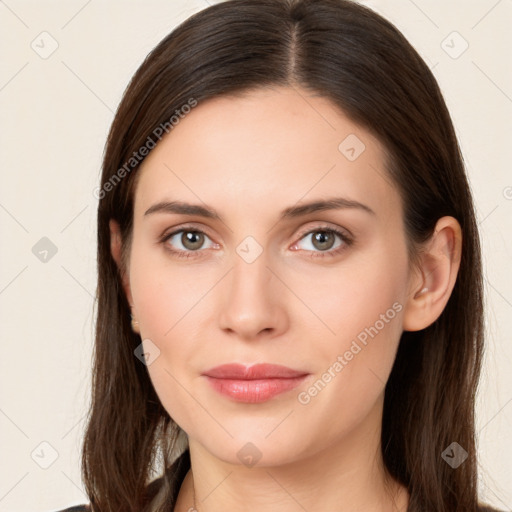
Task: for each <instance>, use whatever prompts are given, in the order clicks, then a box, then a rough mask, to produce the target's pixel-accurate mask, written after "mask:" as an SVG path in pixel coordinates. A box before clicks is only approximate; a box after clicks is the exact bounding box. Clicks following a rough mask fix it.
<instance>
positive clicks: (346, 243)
mask: <svg viewBox="0 0 512 512" xmlns="http://www.w3.org/2000/svg"><path fill="white" fill-rule="evenodd" d="M186 232H189V233H199V234H203V235H205V236H207V237H208V234H207V233H205V232H204V231H202V230H200V229H197V228H195V227H193V226H183V227H181V228H180V229H178V230H176V231H172V232H171V233H168V234H165V235H163V236H162V237H161V238H160V242H161V243H162V244H164V246H165V249H166V250H167V251H169V252H170V253H172V255H173V256H176V257H178V258H185V259H189V258H195V257H196V254H197V253H200V252H202V250H201V249H198V250H197V251H183V250H181V249H180V250H176V249H170V248H169V244H167V242H168V240H170V239H171V238H172V237H173V236H174V235H177V234H178V233H186ZM318 232H321V233H334V234H335V235H338V237H339V238H340V239H341V241H342V242H343V244H342V245H341V246H340V247H338V248H336V249H334V250H328V251H309V252H311V256H310V257H311V258H325V257H329V256H331V257H334V256H338V254H341V253H342V252H343V251H344V250H346V249H347V248H348V247H350V246H351V245H352V243H353V240H352V238H351V237H349V236H348V235H347V234H346V233H344V232H342V231H340V230H338V229H335V228H332V227H327V226H317V227H316V228H314V229H310V230H309V231H307V232H306V233H303V234H302V235H301V236H300V238H299V241H300V240H302V239H303V238H305V237H306V236H308V235H312V234H314V233H318ZM208 238H209V237H208ZM299 250H302V249H299Z"/></svg>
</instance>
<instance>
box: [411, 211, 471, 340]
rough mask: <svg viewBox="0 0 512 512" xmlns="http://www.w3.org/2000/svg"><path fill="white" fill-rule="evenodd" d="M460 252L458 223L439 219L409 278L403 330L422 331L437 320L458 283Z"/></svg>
mask: <svg viewBox="0 0 512 512" xmlns="http://www.w3.org/2000/svg"><path fill="white" fill-rule="evenodd" d="M461 249H462V230H461V227H460V224H459V223H458V221H457V220H456V219H455V218H453V217H442V218H441V219H439V220H438V221H437V224H436V227H435V229H434V234H433V235H432V237H431V238H430V239H429V240H428V241H427V242H426V243H425V246H424V248H423V249H422V251H421V253H420V256H419V258H420V264H419V268H418V269H415V273H414V276H412V277H411V279H410V286H409V294H408V297H407V299H406V304H405V311H404V316H403V329H404V330H405V331H419V330H421V329H425V328H426V327H428V326H429V325H431V324H433V323H434V322H435V321H436V320H437V318H439V316H440V315H441V313H442V312H443V310H444V308H445V306H446V304H447V302H448V299H449V298H450V295H451V293H452V290H453V287H454V286H455V281H456V280H457V274H458V271H459V267H460V259H461Z"/></svg>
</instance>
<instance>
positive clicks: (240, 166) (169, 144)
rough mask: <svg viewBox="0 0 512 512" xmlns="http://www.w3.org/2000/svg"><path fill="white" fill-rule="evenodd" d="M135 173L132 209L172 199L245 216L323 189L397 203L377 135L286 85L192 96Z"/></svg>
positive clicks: (380, 203) (381, 204) (376, 204)
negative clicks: (238, 209) (235, 209)
mask: <svg viewBox="0 0 512 512" xmlns="http://www.w3.org/2000/svg"><path fill="white" fill-rule="evenodd" d="M138 172H139V173H140V176H139V178H138V184H137V192H136V201H135V203H136V205H135V206H136V207H135V209H136V212H137V211H139V213H140V210H141V209H143V208H144V211H145V209H147V208H148V207H150V206H151V204H152V203H154V202H155V201H157V200H161V199H165V198H167V199H171V198H172V199H174V198H176V197H179V199H181V200H184V201H185V200H187V201H193V202H196V203H197V202H198V200H201V201H204V202H207V203H208V204H212V203H216V205H217V206H218V207H219V208H221V207H225V208H229V206H230V205H231V204H237V205H239V206H244V209H245V210H246V211H249V210H251V211H252V213H254V214H257V213H261V210H262V208H263V207H265V209H266V210H268V209H269V208H272V207H275V208H279V209H281V206H288V205H290V204H295V203H297V202H299V201H301V199H302V198H303V199H304V200H309V199H312V198H318V197H323V196H333V195H342V196H344V197H347V198H351V199H354V200H360V201H362V202H366V203H371V204H372V205H373V206H372V208H373V209H375V210H383V212H382V213H386V211H385V210H388V209H390V208H395V209H396V207H397V204H396V203H397V202H399V197H398V192H397V190H396V189H395V187H394V185H393V184H392V183H391V180H390V179H389V177H388V175H387V171H386V170H385V152H384V149H383V147H382V145H381V144H380V142H379V141H378V140H377V139H376V138H375V137H374V136H373V135H372V134H370V133H369V132H368V131H366V130H364V129H363V128H361V127H360V126H358V125H357V124H355V123H354V122H352V121H351V120H350V119H349V118H348V117H347V116H345V115H344V114H343V112H341V111H340V110H339V109H338V108H337V107H336V106H335V105H334V104H333V103H332V102H330V101H329V100H328V99H326V98H323V97H320V96H318V95H314V94H313V93H311V92H307V91H305V90H302V89H297V88H292V87H281V88H274V89H258V90H254V91H250V92H248V93H244V94H243V95H237V96H223V97H216V98H213V99H209V100H206V101H204V102H201V103H199V104H198V105H197V106H196V107H194V108H193V109H192V110H191V111H190V113H188V114H186V115H185V116H184V117H183V118H182V119H181V120H180V122H179V123H178V124H177V125H175V126H174V128H173V129H172V130H171V132H170V133H169V134H168V135H166V136H165V137H164V138H163V139H162V140H161V141H160V142H159V143H158V144H157V146H156V148H155V149H153V150H152V151H151V153H150V154H149V155H148V157H147V158H146V159H145V160H144V162H143V164H142V165H141V168H140V169H139V171H138ZM166 196H168V197H166ZM363 200H364V201H363ZM281 203H282V204H281ZM388 214H389V212H388Z"/></svg>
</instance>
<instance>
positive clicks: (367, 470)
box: [174, 418, 408, 512]
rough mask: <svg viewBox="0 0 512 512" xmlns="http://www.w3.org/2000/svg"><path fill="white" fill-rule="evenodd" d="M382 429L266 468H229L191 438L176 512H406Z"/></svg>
mask: <svg viewBox="0 0 512 512" xmlns="http://www.w3.org/2000/svg"><path fill="white" fill-rule="evenodd" d="M369 420H371V419H370V418H369ZM378 425H379V428H375V421H372V420H371V421H367V422H365V423H364V424H360V425H359V426H358V428H357V429H356V430H355V431H354V432H352V433H351V434H350V435H348V436H344V437H343V438H342V439H340V441H339V442H338V443H336V444H335V445H334V446H329V448H328V449H327V450H323V451H320V452H315V453H313V454H312V455H309V456H307V457H302V458H300V459H295V460H293V461H290V462H287V463H285V464H282V465H279V466H276V465H274V466H267V467H258V466H257V465H256V466H253V467H246V466H243V465H234V464H229V463H226V462H225V461H222V460H219V459H218V458H217V457H214V456H213V455H212V454H211V453H209V452H208V451H207V450H206V449H205V447H204V446H202V445H200V444H199V443H197V442H196V441H195V440H193V439H189V448H190V460H191V470H190V471H189V472H188V473H187V475H186V477H185V480H184V482H183V484H182V487H181V489H180V493H179V496H178V500H177V503H176V507H175V509H174V510H175V512H196V511H197V512H224V511H225V510H233V511H237V512H246V511H247V512H249V511H254V510H258V512H273V511H275V510H279V511H280V512H297V511H299V510H301V509H302V510H307V511H308V512H324V511H325V510H329V511H335V512H362V511H364V512H391V511H393V512H406V511H407V505H408V493H407V490H406V489H405V488H404V487H402V486H401V485H400V484H398V483H397V482H396V481H394V480H393V479H392V478H391V477H390V476H389V475H388V474H387V472H386V470H385V468H384V464H383V460H382V455H381V450H380V434H381V432H380V423H379V424H378Z"/></svg>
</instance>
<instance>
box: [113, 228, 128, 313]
mask: <svg viewBox="0 0 512 512" xmlns="http://www.w3.org/2000/svg"><path fill="white" fill-rule="evenodd" d="M109 227H110V252H111V253H112V258H114V261H115V262H116V264H117V268H118V269H119V273H120V275H121V280H122V285H123V290H124V293H125V295H126V298H127V300H128V304H130V305H132V304H133V299H132V292H131V289H130V281H129V277H128V273H127V271H126V270H127V269H125V268H123V264H122V260H121V247H122V244H121V241H122V239H121V229H120V227H119V223H118V222H117V221H115V220H114V219H110V221H109Z"/></svg>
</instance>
